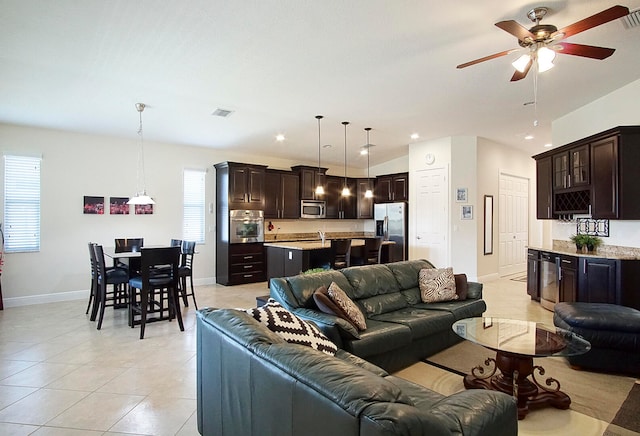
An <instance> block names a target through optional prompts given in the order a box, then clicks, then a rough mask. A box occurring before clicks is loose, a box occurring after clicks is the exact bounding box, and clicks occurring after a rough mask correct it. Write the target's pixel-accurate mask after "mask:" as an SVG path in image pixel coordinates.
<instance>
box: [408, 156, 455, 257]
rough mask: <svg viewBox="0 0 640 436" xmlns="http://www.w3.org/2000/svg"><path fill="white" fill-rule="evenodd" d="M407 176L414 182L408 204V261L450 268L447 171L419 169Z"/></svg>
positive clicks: (443, 169) (442, 169) (441, 169)
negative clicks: (411, 236)
mask: <svg viewBox="0 0 640 436" xmlns="http://www.w3.org/2000/svg"><path fill="white" fill-rule="evenodd" d="M411 177H412V178H414V177H415V179H416V183H415V185H414V186H415V187H416V189H415V190H414V191H413V192H415V196H414V198H413V201H412V203H411V209H412V210H413V217H414V223H415V227H414V228H415V233H414V234H415V237H414V238H415V239H414V241H413V244H412V245H413V251H412V256H411V258H413V259H426V260H428V261H429V262H431V263H432V264H434V265H435V266H436V267H445V266H447V265H450V263H451V262H449V235H448V229H449V227H448V224H447V223H448V222H449V207H448V204H449V203H448V202H447V199H448V198H449V187H448V184H447V169H446V168H434V169H429V170H420V171H416V172H415V176H413V175H412V176H411Z"/></svg>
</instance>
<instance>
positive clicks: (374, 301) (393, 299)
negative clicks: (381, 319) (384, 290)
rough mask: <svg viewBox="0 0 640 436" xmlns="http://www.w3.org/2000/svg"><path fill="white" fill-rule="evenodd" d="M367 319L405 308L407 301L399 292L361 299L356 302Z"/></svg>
mask: <svg viewBox="0 0 640 436" xmlns="http://www.w3.org/2000/svg"><path fill="white" fill-rule="evenodd" d="M358 304H360V305H361V306H362V307H363V308H364V311H365V313H366V314H367V318H370V317H371V316H373V315H379V314H381V313H387V312H393V311H394V310H398V309H402V308H403V307H407V299H406V298H405V297H404V295H402V293H401V292H392V293H390V294H384V295H376V296H374V297H369V298H363V299H361V300H358Z"/></svg>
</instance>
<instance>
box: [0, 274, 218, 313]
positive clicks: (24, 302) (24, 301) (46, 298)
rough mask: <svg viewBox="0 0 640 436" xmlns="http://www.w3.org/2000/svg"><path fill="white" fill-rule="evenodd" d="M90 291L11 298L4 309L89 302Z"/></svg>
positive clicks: (210, 280) (202, 282)
mask: <svg viewBox="0 0 640 436" xmlns="http://www.w3.org/2000/svg"><path fill="white" fill-rule="evenodd" d="M215 282H216V278H215V277H205V278H200V279H195V280H194V281H193V286H206V285H213V284H215ZM88 299H89V290H88V289H85V290H80V291H67V292H55V293H53V294H40V295H27V296H24V297H9V298H4V299H3V300H2V302H3V304H4V307H5V308H8V307H20V306H30V305H32V304H46V303H59V302H61V301H72V300H88Z"/></svg>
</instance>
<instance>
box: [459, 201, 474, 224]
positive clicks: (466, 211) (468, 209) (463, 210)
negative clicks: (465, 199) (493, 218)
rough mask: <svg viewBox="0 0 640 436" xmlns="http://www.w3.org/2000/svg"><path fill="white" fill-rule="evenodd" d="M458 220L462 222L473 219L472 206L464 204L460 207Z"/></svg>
mask: <svg viewBox="0 0 640 436" xmlns="http://www.w3.org/2000/svg"><path fill="white" fill-rule="evenodd" d="M460 219H462V220H472V219H473V206H471V205H469V204H465V205H464V206H460Z"/></svg>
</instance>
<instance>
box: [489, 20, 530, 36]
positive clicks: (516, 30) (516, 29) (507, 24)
mask: <svg viewBox="0 0 640 436" xmlns="http://www.w3.org/2000/svg"><path fill="white" fill-rule="evenodd" d="M496 26H498V27H499V28H501V29H502V30H504V31H505V32H508V33H510V34H512V35H513V36H515V37H516V38H518V39H519V40H520V41H525V40H526V39H527V38H529V39H531V40H534V39H536V36H535V35H534V34H533V33H531V32H529V30H528V29H527V28H525V27H523V26H522V25H520V24H518V23H517V22H516V21H513V20H507V21H500V22H498V23H496Z"/></svg>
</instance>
